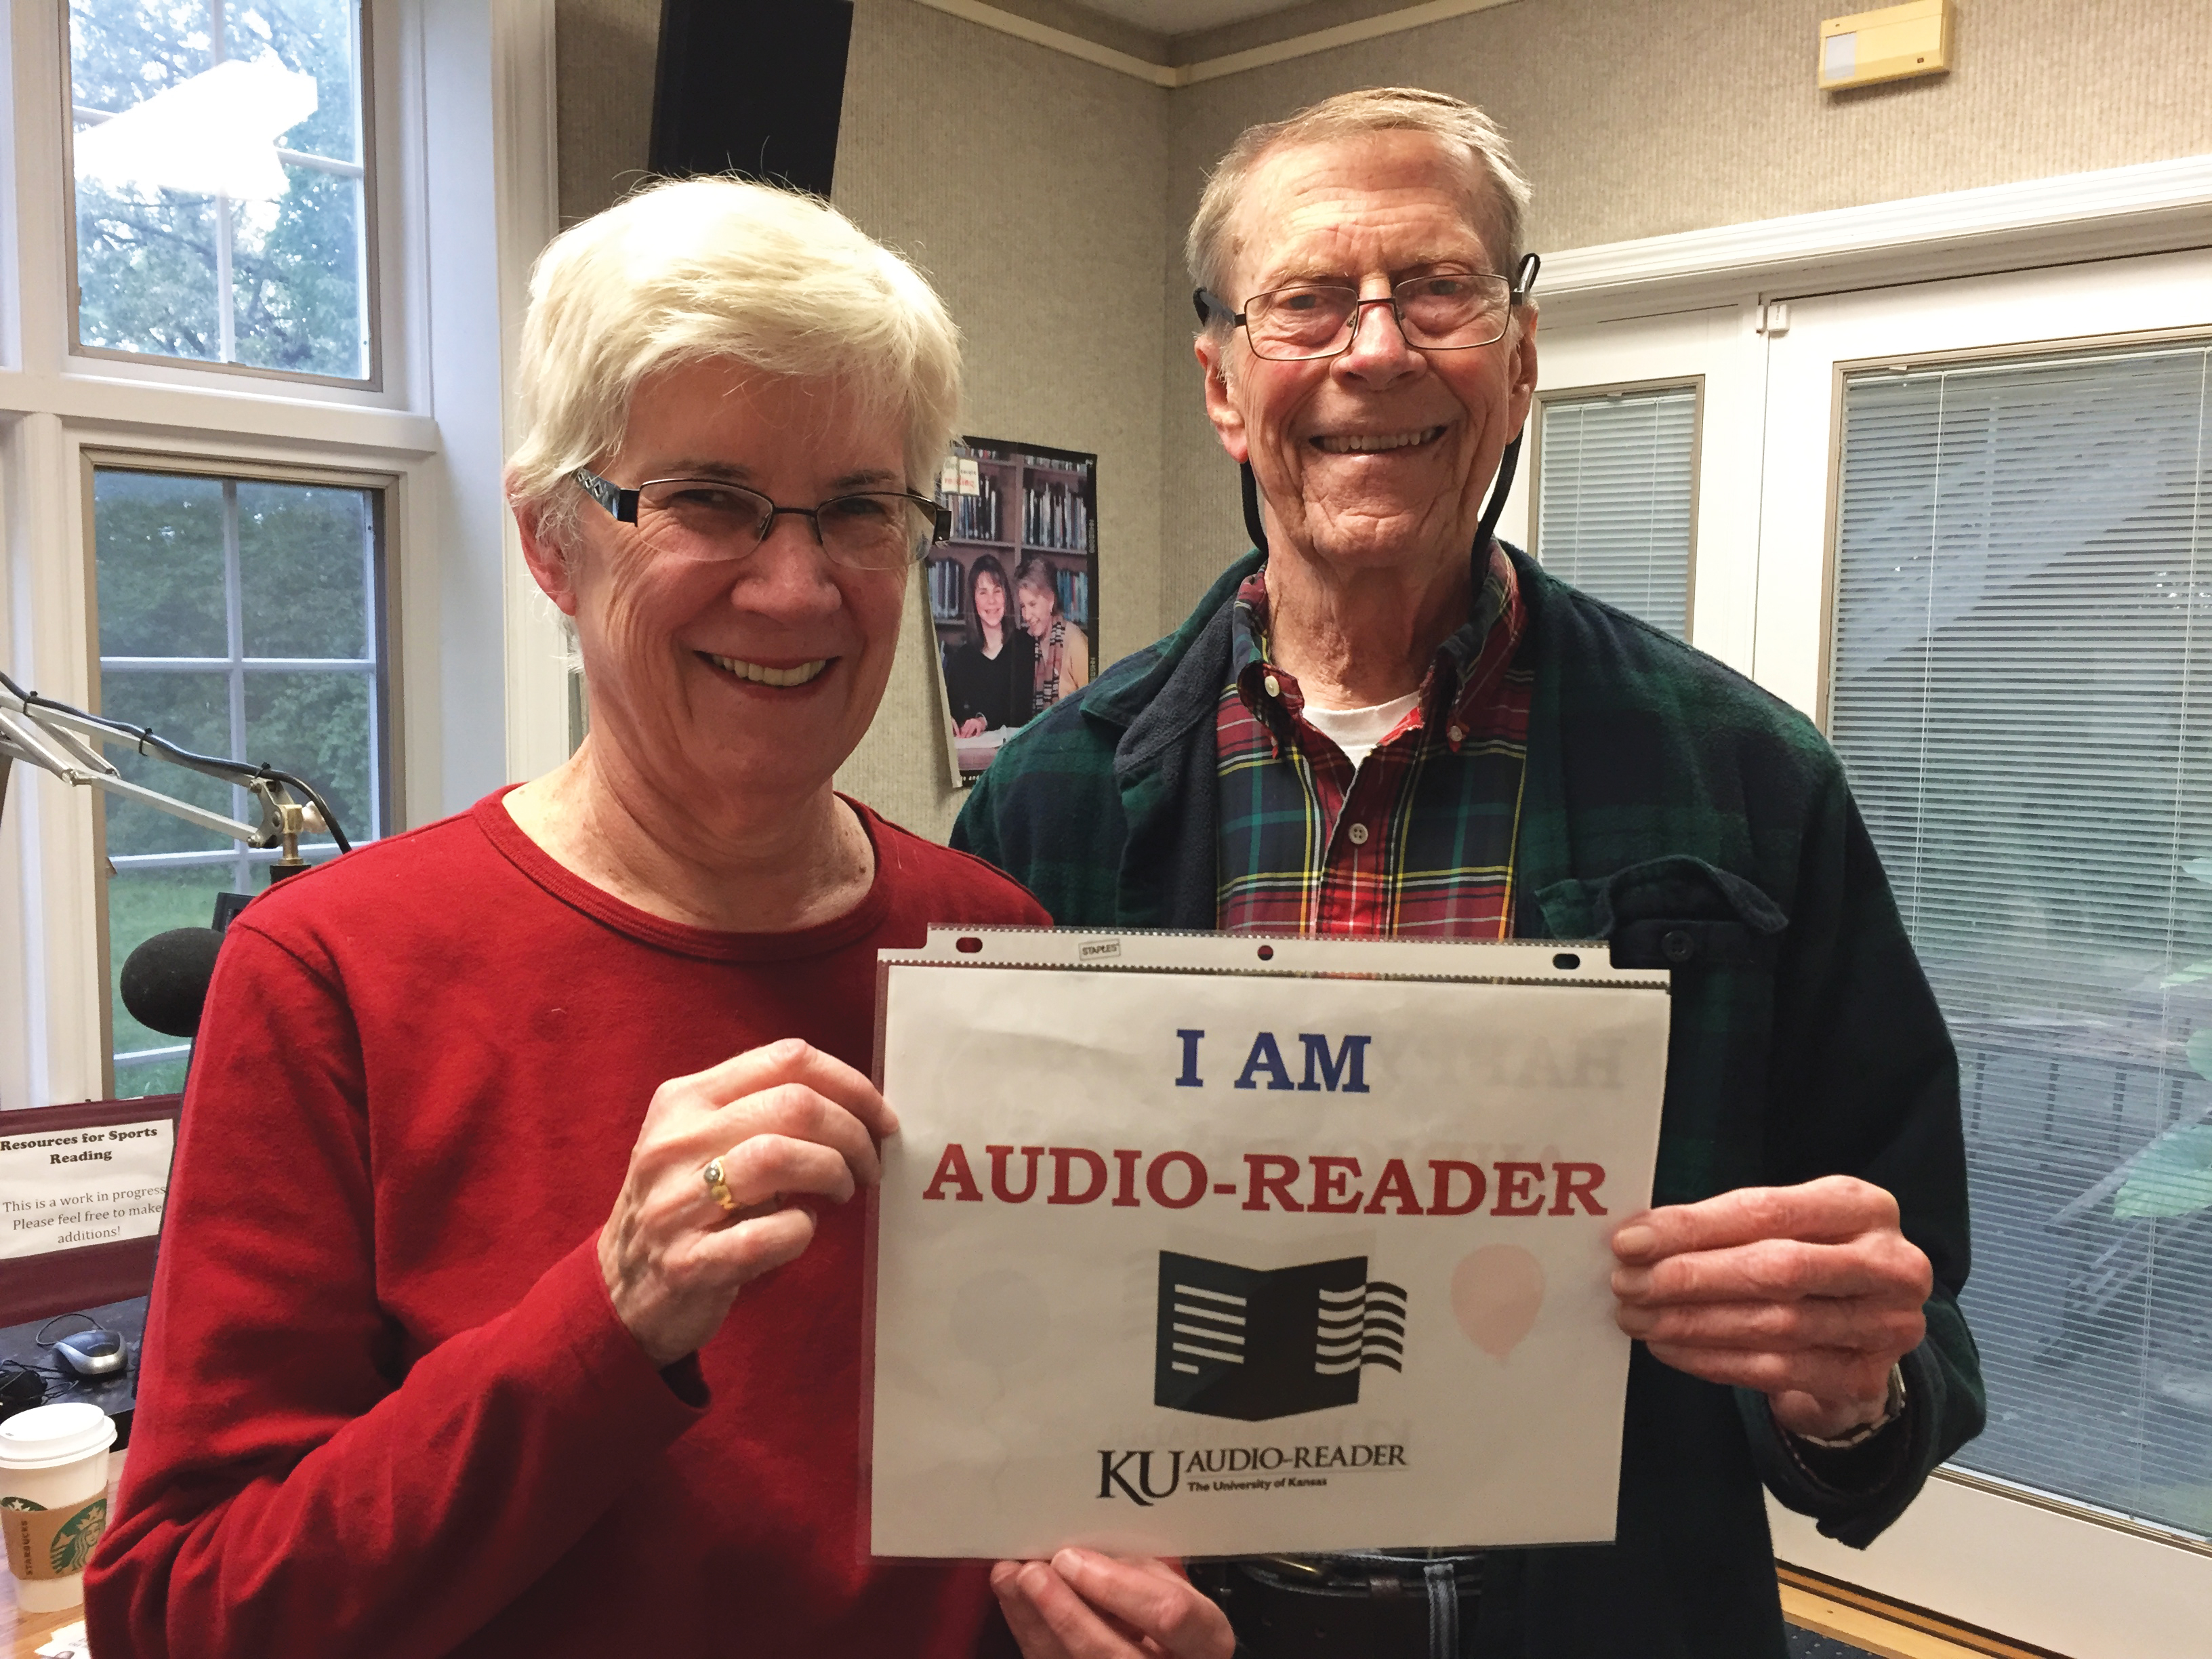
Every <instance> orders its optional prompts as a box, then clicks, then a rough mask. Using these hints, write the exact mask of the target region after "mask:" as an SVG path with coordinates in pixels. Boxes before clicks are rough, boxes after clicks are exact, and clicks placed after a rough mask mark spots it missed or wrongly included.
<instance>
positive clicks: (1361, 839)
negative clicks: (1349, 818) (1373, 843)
mask: <svg viewBox="0 0 2212 1659" xmlns="http://www.w3.org/2000/svg"><path fill="white" fill-rule="evenodd" d="M1345 833H1346V835H1348V836H1351V837H1352V845H1353V846H1354V847H1364V846H1366V845H1367V826H1366V825H1365V824H1364V823H1355V824H1353V825H1352V828H1351V829H1348V830H1346V832H1345Z"/></svg>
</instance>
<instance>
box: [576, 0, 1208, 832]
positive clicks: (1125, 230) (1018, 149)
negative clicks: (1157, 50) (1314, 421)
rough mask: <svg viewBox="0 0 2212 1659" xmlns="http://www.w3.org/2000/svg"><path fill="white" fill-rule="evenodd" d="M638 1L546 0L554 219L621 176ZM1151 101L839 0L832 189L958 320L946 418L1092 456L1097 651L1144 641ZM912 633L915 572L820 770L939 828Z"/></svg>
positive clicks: (948, 813)
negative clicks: (556, 88) (847, 26)
mask: <svg viewBox="0 0 2212 1659" xmlns="http://www.w3.org/2000/svg"><path fill="white" fill-rule="evenodd" d="M658 20H659V4H658V3H657V0H561V4H560V8H559V11H558V13H557V21H558V27H559V31H560V33H559V40H560V52H561V70H560V79H561V112H560V120H561V130H560V139H561V209H562V216H563V217H564V218H570V219H573V218H577V217H581V216H584V215H586V214H588V213H591V212H593V211H595V210H598V209H599V208H601V207H604V206H605V205H606V204H608V203H609V202H611V201H612V200H614V199H615V197H617V195H619V194H620V193H621V191H622V189H623V188H624V187H625V184H626V182H627V181H628V180H629V179H632V178H634V177H642V176H643V174H642V170H643V168H644V167H645V160H646V141H647V135H648V131H649V129H650V125H651V122H650V115H651V109H652V101H653V40H654V37H655V33H656V31H657V28H658ZM1167 97H1168V94H1167V93H1166V92H1165V91H1164V90H1162V89H1161V88H1157V87H1152V86H1147V85H1146V84H1145V83H1143V82H1139V81H1135V80H1132V79H1131V78H1129V77H1128V76H1123V75H1117V74H1115V73H1114V72H1113V71H1112V70H1103V69H1099V68H1097V67H1096V66H1094V65H1092V64H1085V63H1080V62H1078V61H1077V60H1075V59H1073V58H1067V57H1065V56H1062V55H1061V54H1060V53H1058V52H1049V51H1047V50H1045V49H1044V48H1042V47H1041V46H1030V45H1029V44H1027V43H1026V42H1024V41H1021V40H1014V39H1012V37H1010V36H1008V35H1006V34H1002V33H999V32H997V31H995V30H992V29H987V28H980V27H976V26H975V25H974V24H971V23H966V22H963V21H959V20H958V19H957V18H953V17H951V16H948V15H945V14H944V13H942V12H938V11H933V10H931V9H928V8H927V7H924V6H920V5H915V4H913V3H911V0H859V5H858V7H857V8H856V9H855V11H854V20H853V46H852V55H851V58H849V60H848V66H847V70H846V80H845V108H844V112H843V114H842V118H841V125H840V128H839V131H838V143H837V173H836V186H835V189H834V191H833V194H834V196H835V198H836V204H837V205H838V206H839V207H841V208H842V209H843V210H845V211H846V212H847V213H848V214H849V215H851V216H852V217H853V219H854V221H855V222H857V223H858V224H859V225H860V227H861V228H863V229H865V230H866V231H867V232H869V233H870V234H872V235H874V236H877V237H878V238H880V239H882V240H884V241H885V242H888V243H889V244H890V245H891V246H893V247H896V248H897V249H899V250H900V251H901V252H903V253H905V254H906V255H907V256H908V258H911V259H913V260H914V261H915V264H918V265H919V266H920V267H921V269H922V270H923V271H924V272H925V273H927V276H929V278H930V280H931V281H932V282H933V283H935V284H936V286H937V289H938V291H939V293H940V294H942V295H944V296H945V303H946V304H947V305H948V306H949V307H951V311H952V314H953V316H954V318H955V319H957V321H958V322H959V324H960V327H961V330H962V331H963V335H964V336H965V337H966V346H967V366H968V416H967V420H966V422H965V425H964V427H963V430H965V431H968V432H970V433H973V434H975V435H981V436H985V437H994V438H1012V439H1018V440H1025V441H1030V442H1032V443H1039V444H1048V445H1053V446H1055V447H1060V448H1065V449H1082V450H1090V451H1092V452H1095V453H1097V456H1098V532H1099V533H1098V539H1099V548H1100V556H1099V566H1100V568H1099V576H1098V614H1099V618H1100V635H1099V642H1098V643H1099V655H1100V659H1101V660H1102V661H1111V660H1112V659H1114V658H1115V657H1119V656H1122V655H1125V654H1126V653H1128V652H1131V651H1133V650H1135V649H1136V648H1137V647H1139V646H1142V645H1145V644H1146V643H1148V642H1149V641H1151V640H1152V637H1153V636H1154V635H1155V634H1156V633H1157V631H1158V628H1157V624H1158V618H1159V616H1160V611H1161V602H1160V518H1159V500H1160V459H1161V449H1160V365H1161V362H1162V361H1163V353H1162V342H1161V334H1160V330H1161V318H1162V316H1163V315H1164V307H1163V295H1162V289H1161V281H1162V268H1161V265H1160V253H1159V251H1160V247H1161V246H1162V244H1163V243H1164V241H1165V240H1168V237H1169V231H1168V228H1167V222H1166V219H1165V217H1164V214H1165V197H1164V192H1163V191H1162V188H1161V184H1162V180H1163V179H1164V178H1165V176H1166V155H1167V131H1168V128H1167V109H1166V100H1167ZM931 633H932V629H931V628H930V624H929V610H928V606H927V603H926V601H925V600H924V599H923V596H922V594H921V588H920V586H919V583H918V582H917V584H916V586H915V588H914V589H913V590H911V592H909V595H908V604H907V615H906V627H905V632H904V635H902V638H901V641H900V645H899V660H898V666H897V668H896V670H895V671H894V673H893V676H892V679H891V684H890V690H889V691H888V692H887V693H886V694H885V696H884V706H883V709H882V712H881V713H880V714H878V716H877V718H876V723H875V726H874V728H873V729H872V731H871V732H869V734H868V737H867V740H866V742H865V743H863V744H861V746H860V750H859V751H858V752H857V753H855V754H854V757H853V758H852V759H851V761H849V762H848V763H847V765H846V767H845V769H844V770H843V771H842V773H840V774H839V776H838V783H839V786H840V787H842V788H844V789H846V790H848V792H849V793H853V794H854V795H857V796H859V797H860V799H863V800H866V802H867V803H868V804H869V805H872V806H874V807H876V808H877V809H878V811H882V812H884V813H885V814H887V815H888V816H889V817H892V818H894V819H896V820H897V821H898V822H899V823H903V824H905V825H907V826H908V828H909V829H915V830H916V831H918V832H920V833H922V834H925V835H931V836H937V837H939V839H942V837H943V836H944V835H945V832H946V831H947V830H949V829H951V824H952V817H953V815H954V814H955V813H956V812H957V811H958V810H959V807H960V802H961V800H962V799H963V793H962V792H961V790H960V789H959V787H958V785H957V781H956V780H955V778H954V777H953V775H952V772H951V766H950V763H949V761H948V759H947V757H946V753H945V738H944V732H943V726H942V724H941V716H940V714H939V708H940V704H939V692H938V689H937V682H936V679H935V678H934V674H935V668H934V665H933V661H932V658H931V649H932V646H931V638H930V636H931Z"/></svg>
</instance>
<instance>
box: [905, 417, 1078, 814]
mask: <svg viewBox="0 0 2212 1659" xmlns="http://www.w3.org/2000/svg"><path fill="white" fill-rule="evenodd" d="M939 498H940V499H941V500H942V501H944V502H945V505H946V506H947V507H949V508H950V509H951V533H950V535H949V537H948V538H947V539H946V540H945V541H944V542H943V543H940V544H939V545H938V546H936V547H935V548H933V549H932V550H931V553H930V558H929V562H928V568H927V573H926V576H925V582H924V586H925V587H926V588H927V592H928V596H929V612H930V619H931V621H932V623H933V625H934V628H935V630H936V633H937V637H938V646H939V653H940V663H941V664H943V665H947V672H948V673H950V674H951V676H952V678H951V679H946V678H945V675H940V680H941V681H943V682H944V683H945V686H946V697H947V701H946V707H945V718H946V720H947V729H948V731H949V732H951V733H952V742H953V744H954V747H955V750H956V754H957V762H958V765H959V769H960V772H961V775H962V778H963V781H968V780H971V779H972V778H974V777H975V775H977V774H979V773H980V772H981V770H982V769H983V767H984V766H986V765H987V764H988V763H989V760H990V757H991V756H992V755H993V754H994V753H995V752H996V744H995V741H994V742H991V743H984V742H982V741H981V740H980V738H977V737H976V734H962V733H960V732H958V731H957V726H958V725H959V724H960V722H959V721H958V720H957V719H956V718H955V717H954V714H953V711H952V707H951V699H952V696H953V691H952V684H953V682H954V680H957V679H958V678H959V676H958V673H957V665H951V663H950V659H951V658H952V657H953V656H955V655H956V654H957V653H961V652H962V651H963V649H966V650H969V651H970V652H971V653H972V651H973V650H974V649H975V648H976V643H977V638H978V634H979V621H978V618H977V617H975V615H974V614H973V613H974V610H975V582H976V580H977V575H976V573H977V569H978V567H979V566H981V568H983V569H984V570H987V571H988V570H993V569H995V571H996V573H997V574H998V576H999V577H1000V579H1001V580H1003V581H1004V582H1005V583H1006V586H1007V588H1008V594H1007V598H1008V606H1007V614H1006V622H1005V624H1004V625H1005V626H1008V627H1012V626H1017V625H1018V619H1019V603H1018V598H1017V596H1016V594H1015V592H1013V589H1014V587H1015V585H1016V582H1017V579H1018V575H1019V573H1020V572H1021V570H1022V569H1023V568H1024V565H1028V566H1030V567H1031V568H1035V569H1041V570H1042V571H1043V572H1044V573H1046V574H1047V575H1048V578H1049V580H1050V583H1051V589H1052V592H1053V595H1054V599H1056V601H1057V604H1058V614H1059V617H1060V620H1062V621H1064V622H1065V623H1066V629H1064V630H1062V649H1063V650H1065V649H1068V648H1075V649H1079V650H1080V651H1081V653H1082V659H1081V663H1082V667H1083V668H1084V669H1085V670H1086V671H1087V672H1086V673H1085V675H1084V676H1083V678H1089V677H1091V676H1092V675H1095V674H1096V673H1097V669H1098V627H1097V580H1098V574H1097V559H1098V531H1097V510H1098V502H1097V457H1096V456H1094V455H1090V454H1086V453H1081V452H1079V451H1073V450H1061V449H1053V448H1048V447H1044V446H1042V445H1036V444H1023V443H1010V442H1005V441H997V440H992V439H981V438H971V439H969V440H967V441H965V442H964V443H963V444H962V445H961V447H960V450H959V453H957V454H956V455H955V456H954V457H953V458H952V459H950V460H948V461H947V462H946V463H945V470H944V473H943V476H942V477H941V478H940V480H939ZM1078 635H1079V636H1080V639H1079V641H1078V638H1077V636H1078ZM1018 648H1023V649H1033V650H1034V651H1036V652H1042V651H1044V650H1046V649H1048V643H1047V642H1045V641H1039V642H1038V643H1037V645H1036V646H1035V647H1028V646H1026V645H1020V646H1018ZM969 666H970V668H971V669H972V668H973V666H974V665H973V664H972V663H971V664H970V665H969ZM1063 678H1073V677H1063ZM1039 680H1040V683H1041V685H1042V689H1041V690H1039V691H1038V693H1037V695H1038V696H1043V697H1048V696H1050V686H1049V685H1048V684H1044V676H1043V675H1042V673H1040V674H1039ZM1036 712H1037V711H1036V710H1035V709H1034V708H1032V709H1031V710H1030V711H1029V713H1030V715H1031V717H1033V715H1034V714H1035V713H1036ZM1018 724H1019V722H1016V723H1015V724H1014V725H1009V726H1005V727H1003V728H994V729H995V730H996V731H997V732H998V737H999V738H1003V737H1004V736H1005V734H1006V732H1010V731H1012V730H1013V729H1016V727H1017V726H1018Z"/></svg>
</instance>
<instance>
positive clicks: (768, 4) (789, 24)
mask: <svg viewBox="0 0 2212 1659" xmlns="http://www.w3.org/2000/svg"><path fill="white" fill-rule="evenodd" d="M852 40H853V8H852V5H851V4H850V0H661V7H660V59H659V68H658V69H657V70H656V71H655V73H654V76H653V146H652V153H651V156H650V158H649V161H648V165H649V166H651V167H652V169H653V172H655V173H659V174H661V175H663V176H664V177H671V178H681V177H684V176H685V175H687V174H690V173H742V174H744V176H745V177H746V178H748V179H760V180H761V181H762V182H763V183H765V184H778V185H796V186H797V187H798V188H799V189H800V190H807V191H813V192H814V193H815V194H816V195H817V196H827V195H828V194H829V179H830V175H831V174H832V173H834V172H835V171H836V165H837V117H838V113H839V112H840V110H841V109H842V107H843V105H844V101H845V55H846V52H847V50H848V48H849V47H850V46H851V45H852Z"/></svg>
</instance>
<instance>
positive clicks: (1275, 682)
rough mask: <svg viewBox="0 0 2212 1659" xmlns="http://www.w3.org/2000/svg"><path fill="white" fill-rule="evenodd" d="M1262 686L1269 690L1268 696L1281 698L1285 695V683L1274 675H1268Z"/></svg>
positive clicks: (1262, 681)
mask: <svg viewBox="0 0 2212 1659" xmlns="http://www.w3.org/2000/svg"><path fill="white" fill-rule="evenodd" d="M1260 684H1261V685H1263V686H1265V687H1266V688H1267V695H1268V696H1271V697H1279V696H1282V695H1283V683H1282V681H1280V680H1279V679H1277V678H1275V677H1274V676H1273V674H1270V675H1268V676H1267V678H1266V679H1264V680H1261V682H1260Z"/></svg>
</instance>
